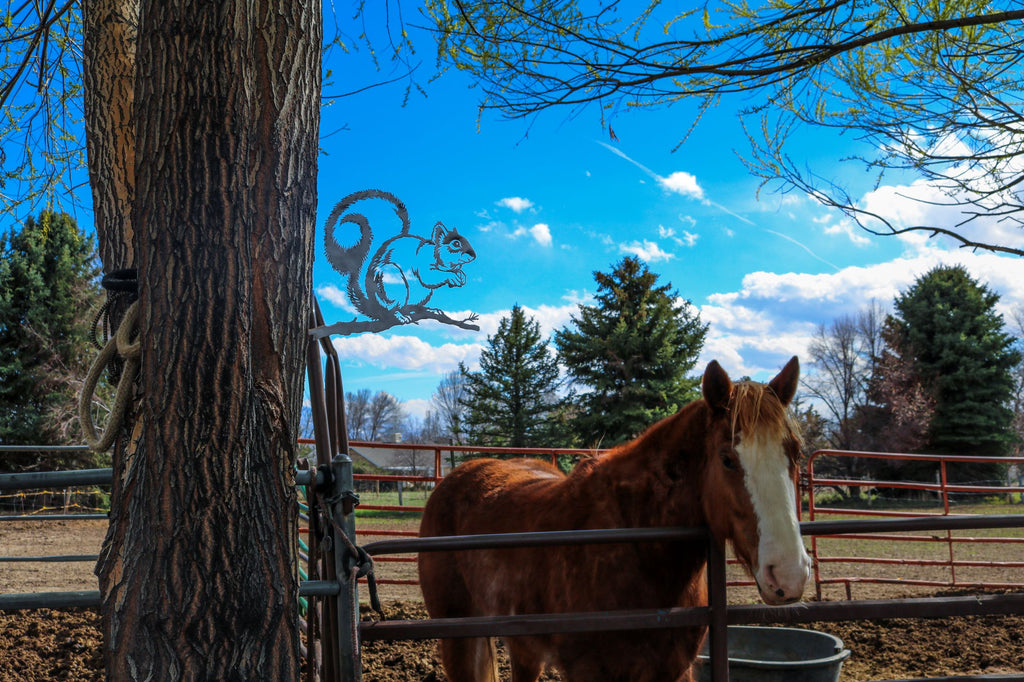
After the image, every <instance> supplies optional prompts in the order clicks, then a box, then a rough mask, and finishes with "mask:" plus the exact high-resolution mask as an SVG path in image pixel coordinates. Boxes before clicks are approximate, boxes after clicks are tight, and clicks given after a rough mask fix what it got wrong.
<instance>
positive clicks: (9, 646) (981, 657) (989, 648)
mask: <svg viewBox="0 0 1024 682" xmlns="http://www.w3.org/2000/svg"><path fill="white" fill-rule="evenodd" d="M105 525H106V524H105V522H103V521H47V522H6V523H2V524H0V554H4V555H30V554H32V555H43V554H94V553H96V552H97V551H98V549H99V545H100V543H101V542H102V539H103V534H104V530H105ZM390 525H394V526H403V525H408V524H404V523H402V522H397V521H396V522H393V523H390ZM371 539H372V538H371ZM900 544H906V543H900ZM894 551H895V550H894ZM873 570H880V569H873ZM887 570H889V571H890V572H891V571H893V570H900V569H899V568H896V569H894V568H893V567H888V569H887ZM999 571H1002V572H1004V575H1003V576H1001V577H1002V578H1005V579H1007V580H1013V581H1020V580H1021V569H1019V568H1007V569H997V572H999ZM379 573H380V574H381V575H383V576H387V575H391V576H393V577H408V576H410V575H414V574H415V565H414V564H408V563H406V564H381V565H380V567H379ZM1001 577H1000V576H999V575H995V576H988V577H987V578H986V579H987V580H989V581H991V582H998V581H999V580H1000V579H1001ZM901 587H903V586H900V585H882V586H876V585H857V586H855V588H854V595H853V596H854V597H855V598H858V599H870V598H880V597H892V596H903V595H913V596H918V595H920V594H921V593H922V592H923V590H922V589H909V588H908V589H901ZM73 589H79V590H80V589H96V580H95V577H94V576H93V574H92V564H91V563H88V562H83V563H75V564H42V563H14V564H3V565H0V592H8V593H9V592H31V591H48V590H73ZM380 591H381V597H382V599H383V600H384V602H385V608H386V611H387V615H388V617H389V618H401V619H406V618H423V617H426V614H425V612H424V611H423V608H422V604H420V603H419V595H418V588H415V587H409V586H397V585H383V586H381V590H380ZM825 598H840V595H839V594H838V593H837V594H835V595H832V594H831V593H826V594H825ZM732 599H733V600H735V601H740V602H742V601H750V600H751V599H752V597H751V595H750V594H748V593H746V592H745V591H744V590H743V589H737V590H734V591H733V592H732ZM812 627H816V629H819V630H823V631H826V632H830V633H833V634H835V635H837V636H839V637H841V638H842V639H843V641H844V642H845V643H846V646H847V647H848V648H850V649H851V650H852V651H853V655H852V656H851V657H850V658H849V659H848V661H847V662H846V664H845V665H844V667H843V677H842V680H843V682H854V681H861V680H864V681H867V680H887V679H896V678H906V677H926V676H936V675H952V674H997V673H1002V674H1013V673H1019V674H1020V675H1021V679H1022V680H1024V617H1021V616H1013V617H985V618H948V619H941V620H905V619H896V620H884V621H860V622H848V623H823V624H821V625H819V626H812ZM100 647H101V635H100V632H99V617H98V615H97V614H96V613H95V612H93V611H90V610H71V611H47V610H41V611H25V612H15V613H6V614H0V682H13V681H15V680H17V681H19V682H20V681H30V682H34V681H37V680H38V681H42V680H75V681H86V680H89V681H91V680H102V679H103V673H102V659H101V655H100ZM363 653H364V656H363V662H364V667H365V673H364V677H363V679H364V680H366V682H413V681H429V680H433V681H440V680H444V679H445V678H444V675H443V673H442V672H441V670H440V666H439V664H438V662H437V659H436V656H435V654H434V646H433V643H431V642H420V643H417V642H396V643H367V644H366V645H365V647H364V652H363ZM548 679H557V677H551V678H548Z"/></svg>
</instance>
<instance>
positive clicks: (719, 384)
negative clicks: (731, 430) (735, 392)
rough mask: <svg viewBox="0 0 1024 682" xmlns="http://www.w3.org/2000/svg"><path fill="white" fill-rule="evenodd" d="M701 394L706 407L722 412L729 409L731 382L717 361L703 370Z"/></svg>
mask: <svg viewBox="0 0 1024 682" xmlns="http://www.w3.org/2000/svg"><path fill="white" fill-rule="evenodd" d="M701 392H702V393H703V394H704V400H706V401H707V403H708V405H710V406H711V407H713V408H715V409H716V410H724V409H726V408H727V407H729V397H730V396H731V395H732V381H730V380H729V375H728V374H726V373H725V370H724V369H722V366H721V365H720V364H718V360H712V361H711V362H709V363H708V367H707V369H705V370H704V379H703V380H702V381H701Z"/></svg>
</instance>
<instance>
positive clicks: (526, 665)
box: [419, 358, 809, 682]
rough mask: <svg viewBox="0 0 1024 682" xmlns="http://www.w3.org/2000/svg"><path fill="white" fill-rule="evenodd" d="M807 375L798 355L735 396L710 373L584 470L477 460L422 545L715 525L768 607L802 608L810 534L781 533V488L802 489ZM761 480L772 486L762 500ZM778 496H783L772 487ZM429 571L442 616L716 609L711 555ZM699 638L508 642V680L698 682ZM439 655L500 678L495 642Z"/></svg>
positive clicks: (438, 503) (436, 566) (445, 487)
mask: <svg viewBox="0 0 1024 682" xmlns="http://www.w3.org/2000/svg"><path fill="white" fill-rule="evenodd" d="M797 373H798V366H797V364H796V362H795V358H794V360H793V361H791V362H790V364H789V365H787V367H786V369H784V370H783V372H782V373H780V375H779V376H778V377H776V378H775V379H774V380H773V381H772V382H771V383H770V384H768V385H767V386H765V385H761V384H753V383H749V382H745V383H742V384H736V385H734V384H732V383H731V382H730V381H729V379H728V377H727V376H726V375H725V373H724V372H723V371H722V370H721V368H720V367H719V366H718V364H717V363H712V364H711V365H709V367H708V370H707V372H705V375H704V388H703V392H704V400H700V401H697V402H695V403H691V404H690V405H688V406H686V407H685V408H683V409H682V410H680V411H679V412H678V413H677V414H676V415H674V416H672V417H669V418H667V419H664V420H662V421H660V422H658V423H657V424H655V425H654V426H652V427H651V428H649V429H648V430H647V431H646V432H644V433H643V434H642V435H641V436H640V437H639V438H637V439H636V440H634V441H633V442H631V443H628V444H626V445H623V446H621V447H619V448H616V449H615V450H612V451H611V452H609V453H608V454H605V455H603V456H601V457H597V458H594V459H591V460H585V461H584V462H582V463H581V464H580V465H578V466H577V467H576V468H575V469H574V470H573V471H572V473H570V474H569V475H568V476H567V475H564V474H562V473H561V472H560V471H559V470H558V469H556V468H555V467H553V466H551V465H549V464H546V463H543V462H540V461H536V460H512V461H498V460H475V461H471V462H467V463H466V464H463V465H461V466H459V467H458V468H456V469H455V470H454V471H453V472H452V473H451V474H449V475H448V476H447V477H446V478H445V479H444V480H443V481H442V482H441V483H440V484H439V485H438V487H437V489H436V490H435V491H434V493H433V494H432V495H431V497H430V500H429V501H428V503H427V508H426V511H425V512H424V515H423V522H422V525H421V530H420V534H421V535H423V536H444V535H470V534H479V533H507V532H523V531H543V530H572V529H593V528H643V527H658V526H700V525H704V524H707V525H708V526H710V527H711V531H712V534H713V535H714V536H715V539H716V541H718V542H720V543H721V542H724V540H726V539H730V540H732V542H733V546H734V549H735V551H736V554H737V556H738V557H739V558H740V560H741V562H743V563H744V565H745V566H747V567H748V570H750V571H751V572H752V573H753V574H754V575H755V578H757V580H758V583H759V585H760V587H761V593H762V596H763V598H764V599H765V600H766V601H768V602H770V603H782V602H788V601H794V600H795V599H796V598H798V597H799V593H800V592H802V591H803V586H804V582H805V581H806V578H807V572H808V565H809V564H808V559H807V556H806V553H805V552H804V550H803V545H802V543H800V541H799V536H798V535H796V536H795V543H796V544H794V538H793V537H788V536H787V535H786V534H787V533H789V534H793V533H795V532H797V531H795V528H796V523H795V513H794V512H793V504H794V500H793V497H792V491H793V488H792V487H789V488H788V490H789V494H790V497H789V499H788V500H784V501H782V502H781V504H782V505H783V506H785V505H788V506H789V509H788V510H785V509H781V510H780V509H777V507H778V505H779V504H780V502H779V500H778V499H777V498H778V497H779V496H780V495H781V494H784V490H783V489H785V488H786V486H785V485H784V483H783V482H785V481H788V482H789V484H790V485H793V484H795V475H796V468H795V463H796V457H797V455H798V445H799V438H798V436H797V434H796V432H795V431H794V430H793V429H792V427H791V423H790V421H789V420H788V418H787V417H786V414H785V405H786V404H787V403H788V402H789V400H790V399H791V398H792V396H793V392H794V391H795V388H796V377H797ZM753 445H756V446H757V448H756V452H755V451H754V450H753V449H752V448H753ZM744 446H746V447H744ZM765 450H767V451H770V452H771V453H772V454H770V455H769V456H765V457H764V458H763V459H766V460H772V463H773V465H772V466H769V465H768V464H766V463H765V462H762V461H759V458H761V455H762V454H763V451H765ZM776 460H777V461H776ZM775 464H777V466H774V465H775ZM775 469H781V471H776V470H775ZM754 479H763V480H765V481H768V483H767V484H766V486H764V485H761V486H760V488H759V487H758V486H759V484H758V482H757V481H755V480H754ZM773 486H774V488H776V489H778V490H776V492H775V493H771V492H770V491H769V492H768V493H766V492H765V490H764V489H763V488H765V487H767V488H768V489H772V488H773ZM780 486H781V487H780ZM772 494H774V495H775V497H772ZM787 514H788V516H787ZM790 516H791V517H792V520H791V521H790V520H789V517H790ZM766 519H768V520H767V521H766ZM769 526H772V528H769ZM786 526H792V528H784V527H786ZM779 528H783V530H782V531H781V533H780V531H779ZM789 555H793V556H789ZM759 559H760V561H759ZM419 561H420V582H421V585H422V588H423V596H424V600H425V602H426V606H427V610H428V611H429V613H430V615H431V617H434V618H452V617H464V616H486V615H510V614H526V613H568V612H573V611H577V612H579V611H583V612H586V611H606V610H618V609H637V608H664V607H671V606H698V605H704V604H706V603H707V595H706V592H705V586H704V570H703V569H704V566H705V563H706V549H705V546H704V545H703V543H701V542H673V543H665V542H660V543H651V542H646V543H635V544H634V543H623V544H613V545H585V546H562V547H550V548H522V549H502V550H473V551H464V552H438V553H434V552H429V553H423V554H421V555H420V560H419ZM704 632H705V629H704V628H682V629H674V630H641V631H628V632H622V631H618V632H603V633H586V634H565V635H559V634H555V635H538V636H522V637H511V638H509V639H508V640H507V646H508V650H509V655H510V658H511V662H512V680H513V682H533V681H534V680H536V679H537V677H538V676H539V674H540V672H541V670H542V669H543V667H544V666H545V665H552V666H555V667H557V668H559V669H560V670H562V671H563V673H564V677H565V679H567V680H569V682H595V681H598V680H600V681H619V682H644V681H651V682H655V681H656V682H666V681H671V680H690V679H691V676H690V666H691V664H692V662H693V660H694V658H695V657H696V654H697V649H698V647H699V646H700V643H701V640H702V639H703V637H704ZM441 656H442V661H443V663H444V666H445V670H446V672H447V675H448V679H449V680H450V682H484V681H491V680H496V679H497V671H496V664H495V659H494V648H493V643H492V642H490V641H489V640H487V639H485V638H463V639H449V640H443V641H442V642H441Z"/></svg>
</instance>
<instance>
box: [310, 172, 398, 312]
mask: <svg viewBox="0 0 1024 682" xmlns="http://www.w3.org/2000/svg"><path fill="white" fill-rule="evenodd" d="M369 199H381V200H383V201H386V202H388V203H389V204H391V206H392V207H393V208H394V212H395V215H396V216H397V217H398V219H399V221H400V223H401V232H402V233H408V231H409V211H408V210H407V209H406V207H405V204H404V203H402V200H401V199H399V198H398V197H396V196H395V195H394V194H392V193H390V192H385V191H384V190H379V189H367V190H362V191H360V192H354V193H352V194H350V195H348V196H347V197H345V198H344V199H342V200H341V201H339V202H338V204H337V205H336V206H335V207H334V209H333V210H332V211H331V214H330V215H329V216H328V217H327V222H326V223H325V225H324V251H325V252H326V255H327V261H328V262H329V263H330V264H331V266H332V267H333V268H334V269H335V270H337V271H338V272H341V273H347V276H348V296H349V300H350V301H352V304H353V305H354V306H355V307H356V309H357V310H359V311H360V312H362V313H364V314H367V315H371V316H374V317H379V314H380V312H381V311H379V310H376V308H378V307H379V304H378V303H377V302H376V301H375V300H374V298H373V297H372V296H368V295H367V292H366V291H364V290H363V280H364V278H365V273H364V270H365V267H366V265H367V263H368V261H369V256H370V248H371V245H372V242H373V233H372V231H371V229H370V220H369V218H368V217H367V216H366V215H364V214H363V213H361V212H360V208H359V206H357V204H358V203H359V202H362V201H366V200H369ZM345 223H353V224H355V225H357V226H359V240H358V241H357V242H355V243H354V244H352V245H351V246H341V245H340V244H339V243H338V240H337V239H336V238H335V236H334V231H335V228H336V227H337V226H339V225H342V224H345ZM378 228H380V226H378Z"/></svg>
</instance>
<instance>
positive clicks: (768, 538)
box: [736, 434, 811, 604]
mask: <svg viewBox="0 0 1024 682" xmlns="http://www.w3.org/2000/svg"><path fill="white" fill-rule="evenodd" d="M744 435H745V434H744ZM736 452H737V454H739V457H740V464H742V465H743V471H744V483H745V484H746V486H747V492H748V493H749V494H750V501H751V503H752V504H753V506H754V513H755V514H756V515H757V530H758V545H757V566H755V567H754V579H755V580H757V584H758V587H759V589H760V592H761V597H762V598H763V599H764V600H765V601H766V602H767V603H769V604H780V603H785V602H791V601H796V600H797V599H799V598H800V596H801V595H802V594H803V591H804V586H805V585H806V584H807V578H808V575H809V574H810V567H811V559H810V557H808V556H807V550H805V549H804V543H803V539H802V538H801V537H800V526H799V524H798V523H797V520H796V494H795V490H794V489H793V479H792V478H790V476H789V459H788V458H787V457H786V453H785V451H784V450H783V448H782V443H780V442H778V441H777V440H775V439H770V438H766V437H763V436H761V437H758V436H757V435H755V437H753V438H751V439H750V440H749V442H747V439H746V438H745V437H743V436H741V438H740V443H739V444H738V445H737V446H736Z"/></svg>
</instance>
